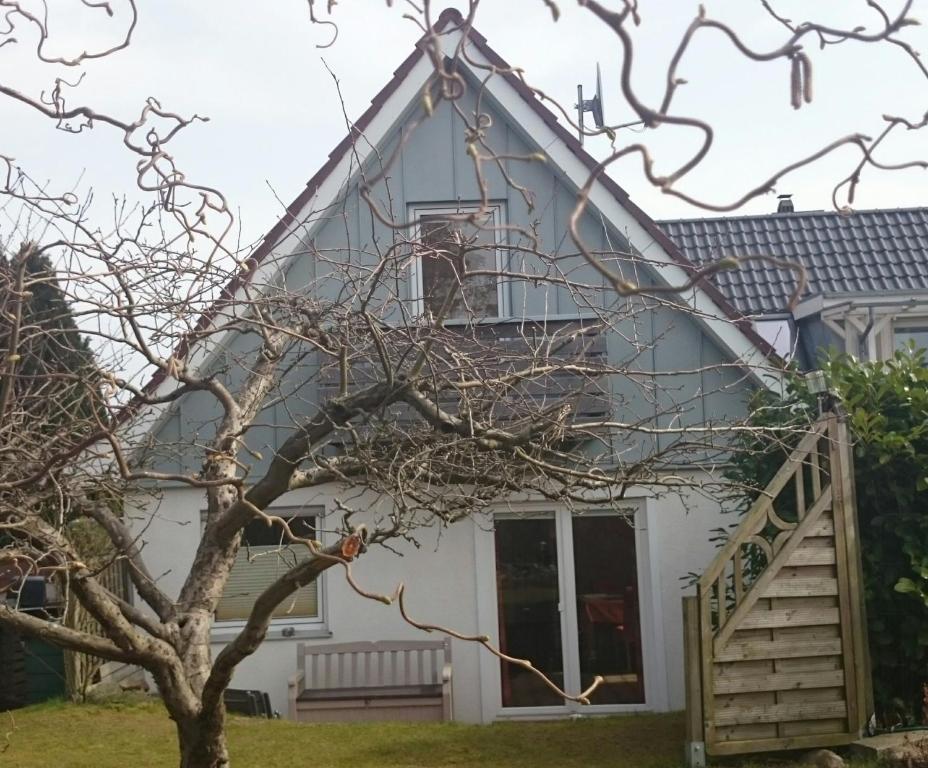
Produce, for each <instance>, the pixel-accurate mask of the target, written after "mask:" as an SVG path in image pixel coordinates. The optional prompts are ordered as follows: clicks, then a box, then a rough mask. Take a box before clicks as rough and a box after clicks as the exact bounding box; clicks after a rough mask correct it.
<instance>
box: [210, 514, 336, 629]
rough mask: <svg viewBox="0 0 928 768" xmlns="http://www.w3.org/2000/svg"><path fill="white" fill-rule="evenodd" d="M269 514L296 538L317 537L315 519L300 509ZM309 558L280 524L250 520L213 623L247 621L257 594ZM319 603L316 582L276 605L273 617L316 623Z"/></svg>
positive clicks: (305, 549)
mask: <svg viewBox="0 0 928 768" xmlns="http://www.w3.org/2000/svg"><path fill="white" fill-rule="evenodd" d="M269 512H270V513H271V514H276V515H278V516H279V517H281V518H283V519H284V520H286V521H287V525H288V526H289V527H290V530H291V531H292V532H293V534H294V535H295V536H299V537H300V538H305V539H315V538H316V518H315V516H313V515H312V514H307V513H306V512H304V511H303V510H299V511H297V510H286V511H281V510H269ZM308 557H309V550H308V549H307V548H306V547H305V546H304V545H303V544H299V543H297V544H291V543H289V541H288V537H287V535H286V532H285V531H284V529H283V527H282V526H281V525H279V524H274V525H268V524H267V523H266V522H265V521H264V520H262V519H256V520H252V521H251V522H250V523H248V525H246V526H245V529H244V531H243V533H242V545H241V547H240V548H239V550H238V554H237V555H236V557H235V563H234V564H233V566H232V572H231V573H230V574H229V580H228V581H227V582H226V586H225V589H224V590H223V593H222V597H221V598H220V600H219V605H217V606H216V621H245V620H247V619H248V617H249V616H250V615H251V610H252V608H253V607H254V604H255V600H256V599H257V597H258V595H260V594H261V593H262V592H263V591H264V590H265V589H267V588H268V587H269V586H270V585H271V584H272V583H274V582H275V581H276V580H277V579H279V578H280V577H281V576H283V575H284V574H285V573H286V572H287V571H289V570H290V569H291V568H293V567H294V566H295V565H297V564H298V563H300V562H301V561H303V560H306V559H307V558H308ZM319 602H320V601H319V581H318V580H316V581H314V582H313V583H311V584H308V585H306V586H305V587H301V588H300V589H298V590H297V591H296V592H294V593H293V594H292V595H290V597H288V598H287V599H286V600H284V602H282V603H281V604H280V605H279V606H277V608H276V609H275V611H274V614H273V618H275V619H302V620H306V621H310V620H319V619H321V616H322V614H321V612H320V606H319Z"/></svg>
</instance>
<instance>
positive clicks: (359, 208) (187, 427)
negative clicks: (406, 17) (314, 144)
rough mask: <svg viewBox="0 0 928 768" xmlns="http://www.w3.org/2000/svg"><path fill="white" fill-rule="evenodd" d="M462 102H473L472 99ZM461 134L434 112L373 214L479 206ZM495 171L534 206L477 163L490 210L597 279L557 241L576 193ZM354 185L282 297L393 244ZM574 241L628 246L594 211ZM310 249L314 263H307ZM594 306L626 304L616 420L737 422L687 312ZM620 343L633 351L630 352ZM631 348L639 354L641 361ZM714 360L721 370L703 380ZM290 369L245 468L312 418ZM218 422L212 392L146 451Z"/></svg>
mask: <svg viewBox="0 0 928 768" xmlns="http://www.w3.org/2000/svg"><path fill="white" fill-rule="evenodd" d="M470 93H471V96H470V97H469V98H471V99H472V98H473V97H472V94H473V90H471V91H470ZM460 108H461V109H462V110H463V111H464V113H465V114H469V113H470V112H472V110H473V103H472V101H471V102H466V101H465V103H463V104H461V105H460ZM482 109H483V110H484V111H485V112H488V113H489V114H490V116H491V119H492V124H491V126H490V127H489V128H488V130H487V138H486V141H487V144H488V145H489V146H491V147H492V148H493V149H494V150H495V151H496V152H499V153H502V154H507V155H529V154H532V153H537V152H540V151H542V148H541V147H539V146H537V145H536V144H535V143H534V141H533V140H532V139H531V138H530V137H528V136H527V135H526V134H525V132H524V131H523V130H522V129H521V128H520V127H519V126H517V125H515V124H514V123H513V122H512V121H511V120H510V119H508V117H507V116H506V115H505V114H504V113H503V111H502V110H501V109H500V108H499V107H498V105H495V104H494V103H493V102H492V101H491V100H490V97H489V96H488V95H484V98H483V103H482ZM418 111H419V105H418V103H416V104H412V105H410V106H409V108H408V109H407V111H406V114H404V115H403V116H402V117H401V118H400V120H399V121H398V122H397V124H396V125H395V126H394V128H393V130H392V131H391V132H390V134H389V135H388V138H387V139H386V140H385V141H384V142H383V143H382V145H381V146H380V147H378V151H377V152H375V153H373V154H372V157H371V158H370V159H369V160H368V162H367V164H366V166H365V178H370V177H371V176H372V175H373V174H374V173H376V171H377V170H379V167H378V165H379V159H380V158H389V157H391V156H392V154H393V152H394V151H395V148H396V146H397V144H398V142H399V138H400V136H401V135H402V132H403V131H404V130H408V126H409V125H410V123H411V121H412V118H413V117H414V115H415V114H418ZM464 130H465V126H464V125H463V123H462V121H461V120H460V118H458V117H457V115H456V114H455V113H454V110H453V109H452V107H451V105H450V104H448V103H439V104H438V105H437V107H436V109H435V111H434V114H433V116H432V117H431V118H430V119H428V120H426V121H425V122H424V123H423V124H421V125H420V126H419V127H418V128H417V129H416V130H415V132H414V134H413V135H412V136H411V138H409V140H408V141H406V143H405V144H404V146H403V147H402V149H401V155H400V157H399V160H398V162H397V163H396V164H395V165H393V166H392V167H391V168H390V169H389V172H388V174H387V177H386V179H385V180H383V181H381V182H380V183H378V184H377V185H376V186H375V187H374V189H373V195H374V197H375V198H376V200H377V201H378V202H379V204H380V205H382V206H383V207H384V209H389V210H390V211H391V212H392V215H393V216H394V217H395V218H396V219H397V220H401V219H404V218H405V217H406V216H407V215H408V212H409V208H410V206H415V205H438V204H456V203H458V202H460V203H465V204H466V203H468V202H474V201H476V200H478V199H479V190H478V187H477V183H476V179H475V174H474V171H473V162H472V161H471V159H470V157H469V156H468V155H467V153H466V151H465V144H464ZM506 167H507V171H508V173H509V174H510V176H511V178H512V179H513V181H515V182H516V183H517V184H519V185H523V186H524V187H525V188H526V189H528V190H531V192H532V193H533V195H534V203H535V204H534V208H532V209H529V207H528V206H527V205H526V203H525V201H524V199H523V197H522V195H521V194H520V192H519V191H518V190H516V189H514V188H513V186H512V185H509V184H507V183H506V182H505V179H504V178H503V175H502V173H501V172H500V171H499V169H498V168H495V167H492V164H489V163H488V164H485V166H484V171H485V178H486V180H487V183H488V190H489V196H490V198H491V199H492V200H493V201H494V202H502V203H504V204H505V209H506V213H507V218H508V222H509V223H510V224H512V225H515V226H519V227H522V228H525V229H530V230H533V231H534V232H535V233H536V234H537V237H538V240H539V248H540V249H541V250H542V251H544V252H548V253H553V254H557V255H558V256H559V257H561V260H559V262H558V264H559V268H560V269H561V271H562V272H563V273H564V274H565V275H567V276H569V277H570V278H571V279H572V280H574V281H579V282H589V283H591V284H595V285H599V284H600V280H601V279H600V277H599V275H598V273H597V272H596V271H595V270H594V269H593V268H592V267H590V265H589V264H587V263H586V262H585V261H584V260H583V259H582V257H580V256H578V255H573V256H572V255H571V254H572V253H574V252H575V250H576V249H575V247H574V244H573V242H572V240H571V238H570V234H569V232H568V217H569V215H570V213H571V211H572V210H573V207H574V204H575V200H576V188H575V187H574V186H573V185H572V184H571V183H570V182H569V181H568V180H567V179H566V177H564V176H563V174H561V173H560V172H559V171H558V170H557V169H555V168H552V167H551V166H550V165H549V164H547V163H543V162H537V161H536V162H517V161H507V163H506ZM359 176H360V174H358V173H357V167H354V168H353V169H352V176H351V178H350V179H348V178H346V183H345V185H344V186H343V188H342V191H341V192H340V194H339V199H338V201H337V202H336V203H335V204H334V205H332V206H330V207H329V208H327V209H326V210H325V211H324V212H321V213H320V212H317V213H316V214H315V215H314V216H313V217H312V220H311V221H308V222H307V223H306V224H305V225H304V226H303V227H302V228H301V229H300V230H299V232H300V235H301V243H300V244H299V245H298V246H297V247H296V249H295V250H294V251H293V252H292V254H290V257H289V259H284V260H281V263H282V264H286V268H285V270H284V273H285V278H284V279H285V281H286V286H287V288H288V289H289V290H292V291H299V290H315V291H317V292H318V293H319V295H320V296H321V297H325V298H329V299H332V298H335V297H337V296H339V294H340V292H342V291H344V286H343V284H342V281H341V280H340V279H339V276H338V274H337V273H333V271H332V269H331V267H330V265H329V264H327V263H326V261H328V260H332V261H337V262H338V263H344V262H345V261H346V260H347V261H350V263H352V264H356V265H358V266H359V267H366V266H371V265H373V264H375V263H376V262H377V250H378V248H380V249H386V248H387V247H389V246H390V245H391V244H392V243H393V242H394V237H395V232H394V231H393V230H392V229H391V228H389V227H387V226H385V225H384V224H383V223H381V222H380V221H378V220H377V219H376V217H374V216H372V214H371V212H370V211H369V209H368V207H367V205H366V203H365V202H364V201H363V200H361V198H360V196H359V194H358V183H359ZM581 232H582V235H583V237H584V239H585V242H586V243H587V245H588V247H589V248H590V249H591V250H597V251H602V250H611V251H622V250H627V248H628V243H627V240H626V239H625V237H624V236H623V235H622V233H620V232H618V231H617V230H615V229H614V228H612V227H609V226H607V225H606V224H605V220H604V218H603V217H602V216H601V215H600V214H599V212H598V211H597V210H596V209H595V208H593V207H592V206H591V207H590V208H589V209H588V210H587V212H586V214H585V216H584V217H583V219H582V221H581ZM508 237H509V245H510V246H515V247H514V248H512V249H511V251H510V252H511V256H510V264H509V266H510V268H511V269H513V270H514V271H518V272H527V273H529V274H532V273H536V272H537V273H541V272H544V271H546V268H545V267H544V266H543V265H542V264H541V263H540V262H539V260H538V258H537V257H536V256H534V255H532V254H531V253H528V252H527V251H519V250H518V247H519V246H525V245H526V244H527V243H525V242H520V236H519V235H517V234H512V233H510V234H509V235H508ZM314 252H316V253H318V254H320V256H319V257H316V256H314V255H313V253H314ZM278 256H284V254H279V255H278ZM639 270H640V268H639ZM645 272H646V270H645ZM637 279H639V280H641V282H642V283H644V282H645V281H646V280H647V276H646V275H642V274H641V273H640V271H639V274H638V275H637ZM398 289H399V293H400V296H401V298H408V297H409V285H408V282H407V283H405V284H401V285H400V286H398ZM508 290H509V291H510V296H509V300H510V306H511V308H512V313H513V315H515V316H516V317H523V316H525V317H550V316H552V315H559V316H565V315H576V314H577V313H578V311H579V308H578V304H577V301H576V299H575V298H574V296H573V295H571V292H570V291H569V290H567V289H566V288H564V287H563V286H555V285H551V284H546V283H544V282H537V283H536V282H527V281H523V282H518V283H513V284H510V285H509V286H508ZM591 299H592V300H594V301H595V302H596V303H597V304H601V303H602V302H604V301H606V302H617V306H618V307H619V308H620V309H621V308H622V307H625V306H629V307H633V308H634V311H632V312H630V313H628V316H627V317H625V318H624V319H622V320H621V321H620V322H618V323H617V324H616V329H615V332H612V333H610V334H609V339H608V351H609V358H610V361H611V362H612V363H624V362H628V367H629V371H630V374H629V375H628V376H618V375H615V376H612V377H611V385H610V386H611V390H612V393H613V395H614V397H615V402H616V413H615V418H616V419H617V420H619V421H623V422H635V423H639V422H644V423H647V424H649V425H650V426H653V427H659V428H671V427H674V426H679V425H692V424H699V423H704V422H706V421H718V420H720V419H723V418H737V417H739V416H740V415H741V414H743V413H744V410H745V400H746V397H745V393H746V389H747V385H746V384H745V383H744V373H743V371H741V370H740V369H737V368H734V367H732V366H730V363H731V362H732V361H731V360H729V359H727V358H726V357H725V355H724V354H723V353H722V352H721V350H720V349H719V348H718V346H717V345H716V344H715V343H714V342H713V341H712V340H711V339H710V338H709V337H708V335H707V334H706V333H705V331H704V330H703V329H702V328H701V327H700V326H699V325H698V324H697V323H696V322H694V320H693V318H692V317H691V316H689V315H688V314H687V313H686V312H685V311H683V310H676V309H673V308H670V307H667V306H654V307H652V308H650V309H645V310H642V309H641V301H642V300H641V299H637V298H635V299H628V300H627V299H622V298H619V297H616V296H615V295H614V294H610V293H607V292H596V293H595V294H591ZM631 339H634V340H636V342H635V343H632V342H631V341H629V340H631ZM256 343H257V341H256V339H255V338H254V337H243V336H239V337H237V338H235V339H234V340H232V341H231V342H229V343H228V344H227V347H226V348H225V349H224V350H223V351H222V353H221V354H219V355H218V356H217V362H216V365H215V367H216V368H217V369H219V368H225V369H226V373H224V374H223V375H224V376H225V378H226V379H227V380H228V381H229V382H230V383H231V384H232V385H233V387H234V386H235V384H236V382H239V381H241V378H242V370H243V369H242V366H241V364H240V361H241V360H242V359H247V353H248V352H249V350H251V349H254V345H255V344H256ZM642 346H644V347H645V349H644V350H643V351H642V349H641V347H642ZM716 364H719V365H721V366H722V367H719V368H716V369H713V370H701V369H703V368H705V366H711V365H716ZM287 365H288V366H292V367H291V368H290V370H289V372H288V374H287V375H286V376H284V377H283V379H282V383H281V390H282V392H283V393H285V394H286V397H284V398H280V399H278V402H276V403H274V404H273V405H271V406H270V407H269V408H268V409H267V410H266V413H265V414H263V415H262V417H261V418H260V419H259V420H258V422H257V423H256V424H255V425H254V426H252V427H251V428H250V429H249V431H248V434H247V435H246V444H247V445H248V446H249V449H250V454H249V455H243V457H242V458H243V460H244V461H245V462H246V463H249V464H251V465H252V467H253V468H254V469H255V470H256V471H258V470H260V469H261V468H262V467H263V466H264V465H266V463H267V461H268V457H269V456H270V454H271V453H272V452H273V450H274V449H275V448H276V447H277V446H279V445H280V444H281V443H282V441H283V440H284V439H286V437H287V435H288V434H289V432H290V429H291V428H288V427H287V426H286V425H287V424H293V423H294V422H296V421H298V420H299V419H301V418H305V417H306V416H308V415H311V414H312V412H313V411H314V409H315V405H316V402H317V398H316V396H315V386H316V378H317V367H316V364H315V362H314V360H313V358H312V357H311V356H305V359H302V360H300V361H299V362H294V358H293V355H291V359H289V360H288V361H287ZM726 366H727V367H726ZM681 372H682V373H681ZM707 393H710V394H707ZM667 411H670V412H671V413H667ZM658 413H660V414H661V415H658ZM218 417H219V411H218V407H217V406H216V404H215V403H214V402H211V400H210V398H209V396H207V395H203V394H192V395H188V396H185V397H184V398H182V399H181V401H180V402H179V403H178V404H176V405H175V407H174V410H173V412H172V414H171V415H170V416H169V417H168V418H166V420H165V421H164V422H163V423H162V425H161V426H160V428H159V429H158V431H157V438H156V441H155V442H156V443H164V442H166V443H171V444H174V445H178V444H179V445H181V446H183V445H190V444H197V443H199V444H202V443H204V442H205V441H208V440H209V438H210V436H211V435H212V434H213V433H214V429H215V424H216V420H217V419H218ZM671 439H672V438H671V437H660V438H656V437H653V436H651V437H637V438H635V439H629V440H628V441H626V442H625V443H624V444H623V445H621V446H616V448H617V451H618V454H619V455H620V457H621V460H623V461H633V460H637V459H638V458H640V457H641V456H642V455H644V454H646V453H648V452H650V451H651V450H653V449H654V448H655V447H666V445H667V443H668V442H669V441H670V440H671ZM184 454H187V455H184ZM197 455H202V453H198V452H196V451H192V452H191V451H186V450H183V449H182V448H181V449H179V450H177V451H174V452H173V454H172V455H165V456H162V457H160V458H159V459H158V461H157V462H156V465H157V466H158V467H159V468H160V469H162V470H166V471H167V470H180V469H185V470H191V469H196V467H195V463H196V461H197V459H196V456H197Z"/></svg>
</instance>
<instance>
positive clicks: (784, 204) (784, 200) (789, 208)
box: [777, 195, 796, 213]
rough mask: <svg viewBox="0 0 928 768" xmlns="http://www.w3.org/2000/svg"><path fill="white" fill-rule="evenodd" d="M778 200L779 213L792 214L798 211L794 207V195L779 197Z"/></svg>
mask: <svg viewBox="0 0 928 768" xmlns="http://www.w3.org/2000/svg"><path fill="white" fill-rule="evenodd" d="M777 200H779V201H780V202H779V204H778V205H777V213H792V212H793V211H795V210H796V209H795V208H794V207H793V196H792V195H777Z"/></svg>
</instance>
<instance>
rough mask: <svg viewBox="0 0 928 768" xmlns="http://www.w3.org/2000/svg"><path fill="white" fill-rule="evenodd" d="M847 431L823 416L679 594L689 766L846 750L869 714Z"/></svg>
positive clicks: (857, 548)
mask: <svg viewBox="0 0 928 768" xmlns="http://www.w3.org/2000/svg"><path fill="white" fill-rule="evenodd" d="M856 517H857V516H856V510H855V507H854V489H853V468H852V462H851V453H850V447H849V444H848V440H847V431H846V427H845V425H844V424H843V423H842V422H840V421H839V420H838V418H837V417H836V416H834V415H826V416H823V417H822V418H821V419H820V420H819V421H818V422H817V423H816V424H815V425H814V427H813V428H812V429H811V431H810V432H809V433H808V434H807V435H806V436H805V437H804V438H803V439H802V441H801V442H800V443H799V445H798V446H797V447H796V449H795V450H794V451H793V453H792V454H791V455H790V457H789V458H788V459H787V461H786V463H785V464H783V466H782V467H781V468H780V469H779V471H778V472H777V474H776V475H775V476H774V478H773V479H772V480H771V481H770V483H769V485H768V486H767V487H766V488H765V489H764V491H763V492H762V493H761V494H760V496H759V497H758V499H757V500H756V501H755V502H754V504H753V505H752V507H751V508H750V510H748V512H747V514H746V515H745V516H744V519H743V521H742V522H741V524H740V525H739V526H738V528H737V529H736V530H735V531H734V533H733V534H732V535H731V537H730V538H729V539H728V541H727V542H726V543H725V545H724V546H723V547H722V548H721V549H720V551H719V553H718V555H717V556H716V558H715V559H714V560H713V562H712V564H711V565H710V566H709V568H708V569H707V570H706V572H705V573H704V574H703V575H702V577H701V578H700V579H699V582H698V589H697V595H696V597H688V598H684V602H683V618H684V637H685V647H686V695H687V763H688V765H690V766H700V765H704V764H705V760H706V755H707V754H708V755H734V754H743V753H750V752H761V751H770V750H784V749H800V748H813V747H825V746H835V745H840V744H847V743H850V742H852V741H854V740H855V739H857V738H859V737H860V734H861V731H862V729H863V727H864V725H865V723H866V720H867V718H868V716H869V712H870V709H871V707H870V702H871V700H872V696H871V694H870V677H869V658H868V653H867V646H866V634H865V618H864V611H863V602H862V584H861V576H860V551H859V546H858V536H857V519H856Z"/></svg>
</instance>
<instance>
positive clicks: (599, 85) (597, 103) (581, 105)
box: [576, 62, 606, 144]
mask: <svg viewBox="0 0 928 768" xmlns="http://www.w3.org/2000/svg"><path fill="white" fill-rule="evenodd" d="M576 109H577V130H578V132H579V137H580V143H581V144H583V113H584V112H592V113H593V123H594V125H595V126H596V127H597V128H603V127H605V125H606V123H605V121H604V120H603V78H602V74H601V73H600V71H599V62H597V63H596V95H595V96H594V97H593V98H592V99H586V100H584V98H583V86H582V85H578V86H577V104H576Z"/></svg>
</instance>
